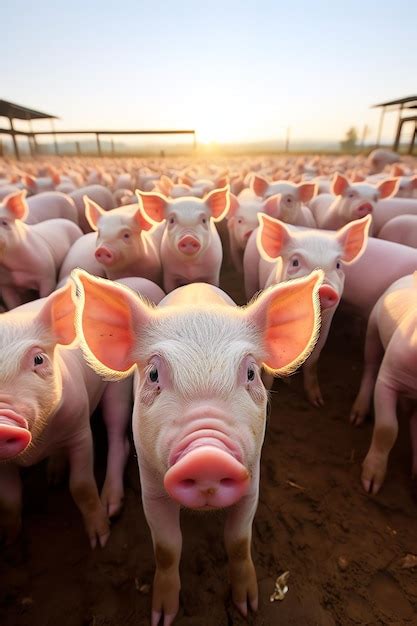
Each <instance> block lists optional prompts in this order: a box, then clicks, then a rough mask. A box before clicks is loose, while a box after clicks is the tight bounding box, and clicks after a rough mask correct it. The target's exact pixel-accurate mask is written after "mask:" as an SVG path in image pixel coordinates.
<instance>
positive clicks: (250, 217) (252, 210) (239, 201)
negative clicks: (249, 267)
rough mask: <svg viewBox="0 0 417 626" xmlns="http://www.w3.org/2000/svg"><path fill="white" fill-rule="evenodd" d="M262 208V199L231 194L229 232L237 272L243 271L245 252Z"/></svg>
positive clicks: (232, 257) (227, 219)
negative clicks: (238, 196)
mask: <svg viewBox="0 0 417 626" xmlns="http://www.w3.org/2000/svg"><path fill="white" fill-rule="evenodd" d="M261 210H262V200H261V199H260V198H259V199H258V198H253V197H248V196H247V195H246V196H242V197H240V198H236V196H234V195H233V194H230V207H229V211H228V214H227V217H226V222H227V230H228V232H229V246H230V257H231V259H232V262H233V265H234V267H235V269H236V271H237V272H239V273H242V271H243V253H244V251H245V248H246V244H247V241H248V239H249V237H250V236H251V234H252V232H253V231H254V230H255V228H257V226H258V211H261Z"/></svg>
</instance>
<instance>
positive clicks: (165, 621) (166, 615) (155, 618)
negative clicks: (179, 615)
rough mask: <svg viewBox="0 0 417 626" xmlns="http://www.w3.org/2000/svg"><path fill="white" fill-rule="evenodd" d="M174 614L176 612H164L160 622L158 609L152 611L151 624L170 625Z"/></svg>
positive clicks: (153, 625) (157, 625) (154, 625)
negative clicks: (172, 613) (171, 613)
mask: <svg viewBox="0 0 417 626" xmlns="http://www.w3.org/2000/svg"><path fill="white" fill-rule="evenodd" d="M175 615H176V613H175V614H174V615H170V614H169V613H164V614H163V618H162V622H161V617H162V613H161V612H160V611H152V626H159V625H161V626H171V624H172V622H173V621H174V619H175Z"/></svg>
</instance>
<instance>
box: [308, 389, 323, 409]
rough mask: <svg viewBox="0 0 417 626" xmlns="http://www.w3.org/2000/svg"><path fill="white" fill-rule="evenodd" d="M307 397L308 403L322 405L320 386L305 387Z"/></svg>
mask: <svg viewBox="0 0 417 626" xmlns="http://www.w3.org/2000/svg"><path fill="white" fill-rule="evenodd" d="M306 392H307V398H308V401H309V402H310V404H312V405H313V406H316V407H317V408H319V407H321V406H323V405H324V400H323V396H322V395H321V391H320V388H319V387H317V388H314V389H307V390H306Z"/></svg>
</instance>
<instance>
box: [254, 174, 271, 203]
mask: <svg viewBox="0 0 417 626" xmlns="http://www.w3.org/2000/svg"><path fill="white" fill-rule="evenodd" d="M250 186H251V189H252V191H253V193H254V194H255V195H257V196H261V198H263V196H264V195H265V192H266V190H267V189H268V187H269V183H268V181H267V180H266V179H265V178H262V176H258V174H255V175H254V176H253V177H252V180H251V182H250Z"/></svg>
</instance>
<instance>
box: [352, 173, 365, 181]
mask: <svg viewBox="0 0 417 626" xmlns="http://www.w3.org/2000/svg"><path fill="white" fill-rule="evenodd" d="M364 180H365V177H364V176H362V174H358V173H357V172H355V173H354V174H353V176H352V183H363V181H364Z"/></svg>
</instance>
